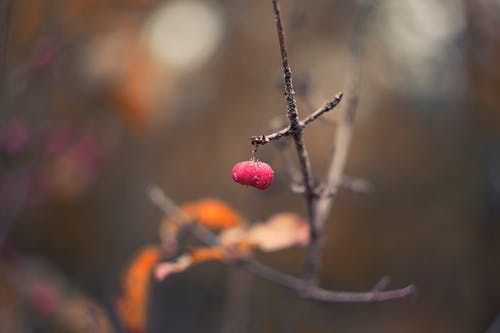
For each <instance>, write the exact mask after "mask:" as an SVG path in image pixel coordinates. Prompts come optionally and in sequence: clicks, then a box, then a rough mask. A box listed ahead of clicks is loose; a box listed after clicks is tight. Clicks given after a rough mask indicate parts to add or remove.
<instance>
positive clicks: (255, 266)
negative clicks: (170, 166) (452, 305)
mask: <svg viewBox="0 0 500 333" xmlns="http://www.w3.org/2000/svg"><path fill="white" fill-rule="evenodd" d="M147 191H148V195H149V197H150V198H151V200H152V201H153V203H155V204H156V206H157V207H158V208H160V209H161V210H162V211H163V213H164V214H166V215H168V216H171V217H181V219H179V220H177V221H178V222H179V223H182V224H184V223H188V222H191V219H190V218H189V217H188V216H186V215H185V214H184V213H183V212H182V210H181V209H180V208H179V207H178V206H177V205H176V204H175V203H174V202H173V200H172V199H170V198H169V197H167V196H166V195H165V193H164V192H163V191H162V190H161V189H160V188H159V187H158V186H156V185H152V186H150V187H149V188H148V190H147ZM182 218H185V219H186V220H185V221H182ZM191 231H192V233H193V236H194V237H195V238H196V239H198V240H199V241H200V242H202V243H204V244H206V245H209V246H215V245H217V236H216V235H215V234H214V233H212V232H211V231H210V230H207V229H206V228H204V227H202V226H200V225H197V226H196V228H193V229H191ZM226 264H231V265H234V266H236V267H240V268H242V269H245V270H247V271H248V272H251V273H253V274H255V275H257V276H259V277H261V278H263V279H265V280H268V281H270V282H273V283H275V284H277V285H280V286H282V287H285V288H288V289H291V290H294V291H296V292H297V293H298V294H299V295H301V296H302V297H304V298H307V299H311V300H317V301H324V302H342V303H354V302H376V301H385V300H390V299H398V298H405V297H408V296H410V295H412V294H413V293H414V291H415V287H414V286H413V285H409V286H407V287H404V288H401V289H394V290H386V291H382V290H381V289H382V288H378V287H377V285H380V282H379V283H377V285H376V287H374V288H372V290H371V291H368V292H357V291H333V290H326V289H322V288H318V287H316V286H312V287H311V286H310V284H309V283H308V282H307V281H306V280H304V279H300V278H297V277H294V276H291V275H288V274H285V273H282V272H280V271H277V270H275V269H273V268H271V267H268V266H266V265H263V264H261V263H259V262H258V261H256V260H253V259H241V260H240V261H238V262H235V263H231V262H226ZM384 287H385V283H384Z"/></svg>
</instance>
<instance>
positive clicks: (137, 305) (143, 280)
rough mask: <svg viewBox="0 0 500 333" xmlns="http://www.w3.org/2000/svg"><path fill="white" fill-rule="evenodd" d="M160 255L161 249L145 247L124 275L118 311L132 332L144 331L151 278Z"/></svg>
mask: <svg viewBox="0 0 500 333" xmlns="http://www.w3.org/2000/svg"><path fill="white" fill-rule="evenodd" d="M160 255H161V250H160V247H158V246H147V247H144V248H143V249H141V250H140V251H139V252H138V254H137V255H136V256H134V258H133V259H132V260H131V261H130V264H129V266H128V267H127V269H126V270H125V273H124V274H123V280H122V287H123V293H122V295H121V297H120V298H119V299H118V300H117V302H116V310H117V312H118V315H119V317H120V319H121V320H122V322H123V324H124V326H125V327H126V328H127V329H128V330H130V331H141V330H144V327H145V323H146V310H147V303H148V294H149V287H150V276H151V272H152V270H153V267H154V265H155V264H156V263H157V262H158V260H159V259H160Z"/></svg>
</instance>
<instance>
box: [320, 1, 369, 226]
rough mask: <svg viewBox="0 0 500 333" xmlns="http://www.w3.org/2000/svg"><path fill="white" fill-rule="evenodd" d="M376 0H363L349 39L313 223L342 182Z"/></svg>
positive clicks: (327, 208)
mask: <svg viewBox="0 0 500 333" xmlns="http://www.w3.org/2000/svg"><path fill="white" fill-rule="evenodd" d="M375 5H376V2H375V1H372V2H365V3H364V4H363V5H362V6H361V12H360V13H359V15H358V19H357V21H356V23H355V28H354V32H353V35H352V39H351V47H350V49H351V57H350V64H349V71H348V76H347V79H346V81H347V83H346V85H347V89H346V91H347V92H346V96H347V101H346V102H345V103H344V109H343V110H342V112H341V114H340V115H339V116H340V117H339V120H338V121H339V124H338V127H337V130H336V132H335V138H334V146H335V153H334V154H333V155H332V158H331V160H330V166H329V168H328V172H327V176H326V181H325V183H326V185H325V187H324V192H323V195H322V198H321V199H320V200H319V201H318V206H317V209H318V216H317V221H316V222H317V226H318V228H323V226H324V224H325V222H326V219H327V218H328V215H329V214H330V210H331V207H332V204H333V200H334V198H335V194H336V192H337V190H338V189H339V188H340V187H341V186H342V185H343V183H344V179H345V177H344V168H345V164H346V162H347V156H348V152H349V148H350V145H351V138H352V131H353V126H354V119H355V115H356V109H357V107H358V102H359V90H360V78H361V62H362V58H363V48H362V46H363V40H364V37H365V33H366V27H367V23H368V18H369V15H370V14H371V12H372V10H373V9H374V8H375Z"/></svg>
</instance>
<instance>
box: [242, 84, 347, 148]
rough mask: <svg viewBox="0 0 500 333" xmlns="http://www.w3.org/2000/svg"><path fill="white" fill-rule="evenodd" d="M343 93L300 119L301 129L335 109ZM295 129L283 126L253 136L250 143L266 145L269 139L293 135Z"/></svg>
mask: <svg viewBox="0 0 500 333" xmlns="http://www.w3.org/2000/svg"><path fill="white" fill-rule="evenodd" d="M342 96H343V94H342V93H341V92H340V93H338V94H337V95H335V97H334V98H333V99H331V100H329V101H328V102H327V103H325V105H323V106H322V107H321V108H319V109H317V110H316V111H314V112H313V113H311V114H310V115H309V116H307V117H306V118H305V119H304V120H302V121H299V127H300V129H301V130H302V129H304V127H306V126H307V125H309V124H310V123H311V122H313V121H315V120H316V119H318V118H319V117H321V116H322V115H323V114H324V113H327V112H328V111H331V110H333V109H334V108H335V107H336V106H337V105H338V104H339V103H340V101H341V100H342ZM292 134H293V131H292V129H291V127H290V126H288V127H286V128H283V129H282V130H279V131H276V132H274V133H271V134H268V135H260V136H253V137H251V138H250V143H251V144H252V145H264V144H266V143H268V142H269V141H273V140H279V139H281V138H282V137H284V136H289V135H292Z"/></svg>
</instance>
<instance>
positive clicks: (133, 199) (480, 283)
mask: <svg viewBox="0 0 500 333" xmlns="http://www.w3.org/2000/svg"><path fill="white" fill-rule="evenodd" d="M366 2H367V1H346V0H313V1H307V2H306V1H300V0H283V1H281V7H282V12H283V16H284V21H285V29H286V32H287V37H288V45H289V58H290V62H291V65H292V66H293V70H294V73H295V82H296V84H297V99H298V104H299V112H300V113H301V115H302V116H304V115H306V114H308V113H310V112H312V111H313V110H314V109H315V108H316V107H319V106H321V105H322V104H323V103H324V102H325V101H326V100H327V99H329V98H331V97H333V96H334V95H335V94H336V93H338V92H339V91H342V90H344V87H345V77H346V75H347V74H348V71H349V66H348V64H349V59H350V51H349V43H350V39H351V36H352V33H353V29H354V24H355V21H356V16H357V14H358V13H359V11H360V7H361V6H364V5H366ZM367 24H368V26H367V35H366V39H365V46H364V47H365V52H364V57H363V65H362V69H361V75H362V80H361V91H360V97H361V100H360V105H359V108H358V113H357V119H356V124H355V130H354V136H353V142H352V147H351V151H350V157H349V160H348V164H347V169H346V173H347V174H348V175H350V176H359V177H363V178H365V179H367V180H369V181H370V182H372V184H373V186H374V190H373V191H372V193H370V194H369V195H359V194H354V193H350V192H347V191H342V192H340V193H339V195H338V197H337V198H336V201H335V203H334V206H333V210H332V214H331V217H330V219H329V221H328V224H327V230H326V231H327V239H326V241H325V246H324V251H323V258H322V271H321V285H322V286H324V287H325V288H332V289H336V290H366V289H369V288H371V286H372V285H373V284H374V283H375V282H376V281H377V280H378V279H379V278H380V277H381V276H384V275H389V276H391V277H392V285H393V286H396V287H399V286H404V285H406V284H408V283H412V282H413V283H415V284H416V285H417V287H418V290H419V294H418V297H416V298H415V299H413V300H401V301H391V302H386V303H377V304H358V305H352V304H325V303H315V302H311V301H306V300H302V299H300V298H299V297H297V296H296V294H295V293H293V292H291V291H289V290H285V289H282V288H280V287H278V286H275V285H272V284H270V283H269V282H266V281H263V280H261V279H259V278H257V277H252V276H250V275H248V274H247V273H244V272H233V271H232V270H231V269H229V268H227V267H226V266H224V265H223V264H220V263H217V262H209V263H204V264H200V265H197V266H195V267H192V268H190V269H189V270H187V271H186V272H183V273H181V274H177V275H174V276H172V277H169V278H167V279H166V280H165V281H163V282H154V283H153V286H152V293H151V297H150V301H149V305H148V324H147V326H148V329H147V331H148V332H167V331H172V332H224V333H225V332H243V333H244V332H311V333H319V332H346V333H348V332H353V333H354V332H374V333H376V332H454V333H457V332H458V333H461V332H464V333H465V332H486V331H487V329H488V327H490V326H491V325H492V323H493V321H494V319H495V316H496V315H497V313H498V312H499V311H500V259H499V258H500V239H499V236H500V35H499V34H498V27H499V26H500V1H499V0H439V1H438V0H380V1H378V5H377V7H376V8H375V10H374V11H373V13H372V16H371V17H370V19H369V22H367ZM0 55H1V57H0V61H1V62H0V79H1V90H0V98H1V99H0V111H1V112H0V156H1V161H0V241H1V247H2V249H1V252H2V254H1V259H0V332H6V333H17V332H124V328H123V327H122V326H121V324H120V322H119V320H118V317H117V315H116V313H115V311H114V306H113V305H114V302H115V299H116V297H117V295H118V294H119V293H120V275H121V273H122V272H123V269H124V267H125V266H126V265H127V262H128V261H129V260H130V258H131V257H132V256H133V254H134V253H135V252H136V251H137V250H138V249H139V248H140V247H142V246H144V245H146V244H154V243H158V242H159V236H158V226H159V223H160V221H161V219H162V213H161V212H160V211H159V210H158V208H157V207H155V206H154V205H153V204H152V203H151V202H150V200H149V198H148V197H147V195H146V188H147V186H148V185H149V184H152V183H155V184H158V185H160V186H161V187H162V188H163V189H164V190H165V191H166V192H167V193H168V194H169V195H170V196H171V197H172V198H173V199H174V200H176V201H177V202H178V203H184V202H188V201H192V200H196V199H199V198H202V197H213V198H219V199H221V200H224V201H225V202H227V203H228V204H230V205H232V206H233V207H235V209H237V210H238V212H239V213H240V214H241V215H243V216H244V217H245V218H246V219H248V220H249V221H262V220H265V219H266V218H267V217H268V216H270V215H272V214H273V213H276V212H285V211H292V212H297V213H300V214H303V213H304V205H303V202H302V200H301V198H300V197H298V196H296V195H293V194H292V193H291V192H290V191H289V190H288V185H289V179H288V178H287V175H286V172H285V168H284V164H283V161H282V160H281V158H280V154H279V153H278V150H277V149H276V147H275V146H273V145H266V146H265V147H263V148H262V149H260V150H259V153H258V157H259V158H260V159H261V160H263V161H266V162H268V163H270V164H272V165H273V167H274V169H275V174H276V178H275V182H274V184H273V185H272V186H271V187H270V188H269V189H268V190H266V191H257V190H255V189H253V188H245V187H242V186H239V185H237V184H235V183H234V182H233V181H232V180H231V177H230V170H231V168H232V166H233V165H234V164H235V163H236V162H238V161H242V160H246V159H248V158H249V157H250V155H251V146H250V144H249V138H250V137H251V136H253V135H259V134H265V133H268V132H270V131H271V127H270V124H272V123H273V122H276V121H285V120H286V117H285V101H284V98H283V93H282V86H281V81H282V69H281V60H280V57H279V49H278V46H277V38H276V32H275V26H274V21H273V14H272V7H271V2H270V1H248V0H172V1H167V0H165V1H160V0H120V1H118V0H39V1H30V0H15V1H14V0H1V1H0ZM323 119H324V120H318V121H316V122H315V123H314V124H312V125H310V126H309V127H308V128H307V130H306V131H305V139H306V144H307V147H308V149H309V152H310V155H311V159H312V165H313V172H314V174H315V176H317V177H318V178H320V177H321V176H323V175H324V172H325V170H326V168H327V163H328V161H329V157H330V154H331V152H332V149H333V146H332V144H333V136H334V133H335V115H334V114H328V115H326V116H325V117H324V118H323ZM257 256H258V258H259V259H260V260H262V261H263V262H265V263H267V264H269V265H272V266H273V267H276V268H279V269H280V270H283V271H285V272H289V273H291V274H301V261H302V256H303V249H289V250H284V251H280V252H277V253H273V254H265V255H264V254H261V255H257ZM496 325H497V326H496V329H497V330H494V331H491V327H490V331H489V332H490V333H491V332H498V331H500V329H499V328H498V325H499V324H498V323H497V324H496ZM135 333H138V332H135Z"/></svg>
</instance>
